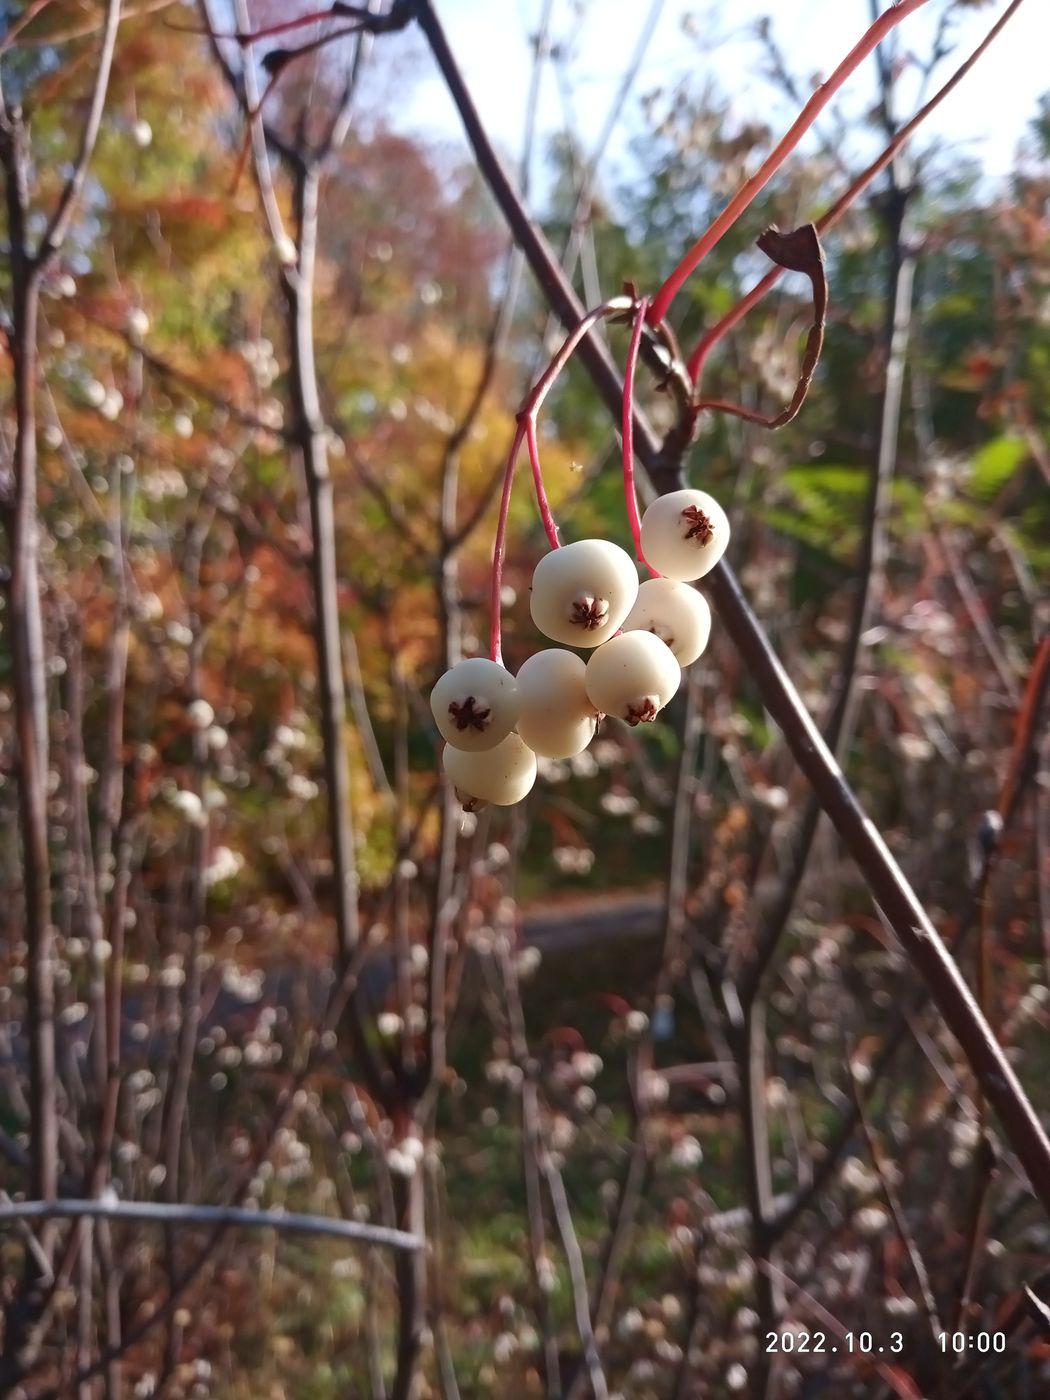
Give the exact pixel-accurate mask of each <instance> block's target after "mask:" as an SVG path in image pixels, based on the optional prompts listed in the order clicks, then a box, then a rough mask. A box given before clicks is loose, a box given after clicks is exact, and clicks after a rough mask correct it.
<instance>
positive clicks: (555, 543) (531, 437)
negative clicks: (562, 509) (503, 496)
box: [525, 416, 561, 549]
mask: <svg viewBox="0 0 1050 1400" xmlns="http://www.w3.org/2000/svg"><path fill="white" fill-rule="evenodd" d="M525 442H526V445H527V447H528V449H529V462H530V463H531V465H532V481H533V485H534V486H535V488H536V504H537V505H538V506H539V508H540V518H541V519H542V520H543V528H544V530H545V531H546V534H547V539H548V540H549V541H550V546H551V549H560V548H561V541H560V540H559V539H558V526H557V525H556V524H555V521H554V516H553V514H552V512H551V505H550V501H548V499H547V488H546V487H545V486H544V484H543V468H542V467H541V466H540V445H539V443H538V442H537V441H536V419H535V417H534V416H530V417H528V418H526V419H525Z"/></svg>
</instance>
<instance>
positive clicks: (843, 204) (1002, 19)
mask: <svg viewBox="0 0 1050 1400" xmlns="http://www.w3.org/2000/svg"><path fill="white" fill-rule="evenodd" d="M1023 3H1024V0H1012V3H1011V4H1010V5H1009V6H1008V7H1007V8H1006V9H1005V10H1004V11H1003V13H1002V14H1001V15H1000V16H999V18H998V19H997V20H996V22H995V24H993V25H992V27H991V29H990V30H989V31H988V33H987V34H986V35H985V36H984V38H983V39H982V40H981V42H980V43H979V44H978V45H977V47H976V48H975V49H974V51H973V52H972V53H971V54H970V56H969V57H968V58H967V59H966V61H965V62H964V63H962V64H960V66H959V67H958V68H957V69H956V70H955V72H954V73H953V74H952V76H951V77H950V78H949V79H948V81H947V82H946V83H945V84H944V86H943V87H942V88H940V90H939V91H938V92H936V93H935V94H934V95H933V97H931V98H930V100H929V102H927V103H926V104H925V105H924V106H922V107H920V108H919V110H918V111H917V112H916V113H915V115H914V116H913V117H912V118H911V120H910V121H908V122H905V124H904V125H903V126H902V127H901V129H900V130H899V131H898V132H897V134H896V135H895V136H894V138H893V140H892V141H890V142H888V143H887V145H886V148H885V149H884V150H883V151H882V153H881V155H879V156H878V157H877V159H875V160H874V161H872V163H871V164H870V165H869V166H868V167H867V168H866V169H865V170H864V171H863V172H862V173H861V174H860V175H858V176H857V178H856V180H854V181H853V183H852V184H851V185H850V187H849V188H848V189H847V190H846V191H845V192H844V193H843V194H842V195H840V196H839V198H838V199H837V200H836V201H835V203H834V204H833V205H832V206H831V207H830V209H828V210H826V212H825V213H823V214H822V215H821V216H820V218H819V219H818V220H817V221H816V230H817V233H818V234H820V233H826V232H827V231H828V229H830V228H834V226H835V225H836V224H837V223H838V222H839V220H840V219H841V218H842V216H843V215H844V214H845V213H846V211H847V210H848V209H850V207H851V206H852V205H853V204H855V203H856V201H857V199H859V197H860V196H861V195H862V194H863V193H864V191H865V190H866V189H867V188H868V186H869V185H870V184H871V182H872V181H873V180H874V179H875V178H876V176H877V175H879V174H881V172H882V171H883V170H885V169H886V167H887V166H888V165H889V164H890V162H891V161H892V160H893V159H894V157H895V156H896V155H897V154H898V153H899V152H900V150H901V149H902V148H903V147H904V146H905V145H907V143H908V141H910V140H911V138H912V136H914V134H915V132H916V130H917V129H918V128H919V127H920V126H921V125H922V123H923V122H924V121H925V120H926V118H927V117H928V116H929V115H930V114H931V112H933V111H934V110H935V109H936V108H937V107H939V106H940V104H941V103H942V102H943V101H944V99H945V98H946V97H947V96H948V94H949V93H950V92H951V91H952V90H953V89H954V88H956V87H957V86H958V85H959V83H960V82H962V80H963V78H964V77H965V76H966V74H967V73H968V72H969V71H970V69H971V68H972V67H973V65H974V64H975V63H976V62H977V60H978V59H979V58H980V57H981V55H982V54H983V53H984V51H985V49H987V48H988V46H989V45H990V44H991V43H992V41H993V40H994V39H995V38H996V37H997V35H998V34H999V33H1000V31H1001V30H1002V29H1003V27H1004V25H1005V24H1006V23H1007V21H1008V20H1010V19H1011V18H1012V17H1013V16H1014V14H1016V12H1017V10H1018V9H1019V8H1020V6H1021V5H1022V4H1023ZM783 271H784V269H783V268H780V267H775V268H773V269H772V271H770V272H767V273H766V275H765V277H763V278H762V280H761V281H760V282H758V283H756V285H755V286H754V287H753V288H752V289H751V291H750V292H748V293H747V295H746V296H745V297H742V298H741V300H740V301H738V302H737V304H736V306H734V307H733V308H732V309H731V310H730V311H728V312H727V313H726V314H725V315H724V316H723V317H722V319H721V320H720V321H718V322H717V323H716V324H715V325H714V326H712V327H711V329H710V330H709V331H708V332H707V333H706V334H705V335H703V336H702V337H701V338H700V341H699V343H698V344H697V346H696V349H695V350H694V351H693V353H692V355H690V357H689V362H688V368H689V376H690V378H691V379H692V381H693V383H694V384H696V383H698V382H699V380H700V376H701V374H702V373H703V368H704V364H705V362H706V360H707V357H708V355H709V354H710V353H711V351H712V350H713V349H714V347H715V346H716V345H717V344H718V342H719V341H720V340H722V339H723V338H724V337H725V336H726V335H728V334H729V332H730V331H731V330H732V329H733V328H734V327H735V326H737V325H739V324H740V322H741V321H742V320H743V319H744V317H745V316H746V315H747V313H748V312H749V311H750V310H751V309H752V307H754V306H757V304H758V303H759V302H760V301H761V300H762V298H763V297H764V296H765V295H766V293H767V292H768V291H770V290H771V289H772V288H773V287H775V286H776V284H777V283H778V282H779V281H780V278H781V276H782V274H783Z"/></svg>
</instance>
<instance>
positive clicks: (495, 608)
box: [489, 420, 526, 666]
mask: <svg viewBox="0 0 1050 1400" xmlns="http://www.w3.org/2000/svg"><path fill="white" fill-rule="evenodd" d="M525 431H526V430H525V424H524V423H523V422H521V421H520V420H519V422H518V426H517V430H516V431H515V433H514V441H513V442H512V443H511V447H510V453H509V454H508V456H507V468H506V471H505V472H504V473H503V494H502V496H501V497H500V502H499V519H498V521H497V522H496V538H495V541H494V543H493V546H492V584H491V592H490V594H489V655H490V656H491V658H492V660H493V661H495V662H496V663H497V664H498V665H500V666H502V665H503V560H504V558H505V557H506V553H507V520H508V519H509V517H510V494H511V488H512V487H513V485H514V468H515V466H516V465H517V461H518V453H519V452H520V451H521V444H522V443H523V442H524V441H525Z"/></svg>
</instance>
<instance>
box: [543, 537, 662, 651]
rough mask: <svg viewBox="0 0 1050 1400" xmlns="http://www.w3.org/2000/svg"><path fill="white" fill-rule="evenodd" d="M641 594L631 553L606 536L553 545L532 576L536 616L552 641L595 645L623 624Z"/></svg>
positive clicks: (580, 645)
mask: <svg viewBox="0 0 1050 1400" xmlns="http://www.w3.org/2000/svg"><path fill="white" fill-rule="evenodd" d="M637 595H638V570H637V568H636V567H635V565H634V563H633V561H632V559H631V556H630V555H629V554H628V553H627V552H626V551H625V550H622V549H621V548H620V547H619V545H615V544H610V543H609V541H608V540H577V541H576V542H575V543H574V544H567V545H563V546H562V548H561V549H552V550H551V552H550V553H549V554H545V555H544V556H543V558H542V559H541V560H540V562H539V563H538V564H537V565H536V571H535V573H534V574H533V576H532V596H531V608H532V620H533V622H535V624H536V626H537V627H538V628H539V629H540V631H541V632H542V633H544V635H545V636H547V637H550V638H551V640H552V641H555V642H562V643H563V644H566V645H569V646H574V647H596V646H600V645H601V643H602V642H605V641H608V639H609V638H610V637H612V636H613V635H614V634H615V633H616V632H618V631H619V630H620V628H621V627H622V626H623V620H624V618H625V617H626V616H627V614H628V613H629V612H630V610H631V605H632V603H633V602H634V600H635V598H636V597H637Z"/></svg>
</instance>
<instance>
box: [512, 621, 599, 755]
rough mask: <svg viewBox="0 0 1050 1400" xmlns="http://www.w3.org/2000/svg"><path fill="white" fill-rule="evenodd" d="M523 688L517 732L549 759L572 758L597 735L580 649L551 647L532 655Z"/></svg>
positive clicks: (522, 671) (520, 673) (521, 673)
mask: <svg viewBox="0 0 1050 1400" xmlns="http://www.w3.org/2000/svg"><path fill="white" fill-rule="evenodd" d="M518 693H519V696H520V700H521V708H520V709H519V711H518V733H519V734H520V735H521V737H522V738H523V739H524V740H525V742H526V744H528V746H529V748H530V749H534V750H535V751H536V753H539V754H542V755H543V756H544V758H572V757H573V756H574V755H575V754H578V753H582V752H583V750H584V749H585V748H586V747H587V745H588V744H589V743H590V742H591V740H592V739H593V738H594V731H595V729H596V728H597V725H598V716H597V714H596V712H595V709H594V706H593V705H592V704H591V702H590V700H589V699H588V698H587V666H586V664H585V663H584V661H583V660H582V659H581V658H580V657H579V656H577V655H576V654H575V652H571V651H562V650H561V648H560V647H551V648H549V649H548V650H547V651H538V652H537V653H536V655H535V656H530V657H529V659H528V661H526V662H525V663H524V665H523V666H522V667H521V669H520V670H519V671H518Z"/></svg>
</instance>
